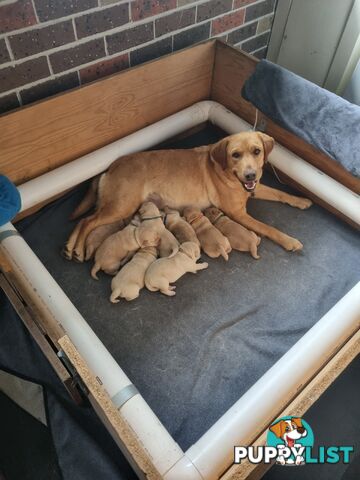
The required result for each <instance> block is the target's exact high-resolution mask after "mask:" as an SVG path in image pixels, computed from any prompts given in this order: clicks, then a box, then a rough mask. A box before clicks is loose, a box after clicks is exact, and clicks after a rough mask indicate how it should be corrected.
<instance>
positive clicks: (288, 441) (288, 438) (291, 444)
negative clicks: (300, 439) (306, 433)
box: [286, 435, 295, 448]
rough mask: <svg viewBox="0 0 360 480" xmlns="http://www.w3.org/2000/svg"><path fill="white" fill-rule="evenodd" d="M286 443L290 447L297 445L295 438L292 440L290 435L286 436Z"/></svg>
mask: <svg viewBox="0 0 360 480" xmlns="http://www.w3.org/2000/svg"><path fill="white" fill-rule="evenodd" d="M286 441H287V444H288V447H290V448H291V447H293V446H294V444H295V440H294V439H293V438H290V437H289V436H288V435H286Z"/></svg>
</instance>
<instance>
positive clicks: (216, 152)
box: [210, 138, 228, 170]
mask: <svg viewBox="0 0 360 480" xmlns="http://www.w3.org/2000/svg"><path fill="white" fill-rule="evenodd" d="M227 146H228V141H227V140H226V138H224V139H223V140H220V141H219V142H217V143H215V144H214V145H213V146H212V147H211V148H210V157H211V160H212V161H213V162H216V163H218V164H219V165H220V166H221V168H222V169H223V170H225V168H226V167H227Z"/></svg>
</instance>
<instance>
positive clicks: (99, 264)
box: [91, 224, 160, 279]
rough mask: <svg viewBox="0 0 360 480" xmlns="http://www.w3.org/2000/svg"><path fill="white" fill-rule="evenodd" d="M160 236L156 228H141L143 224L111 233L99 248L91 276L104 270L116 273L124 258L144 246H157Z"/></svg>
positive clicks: (110, 273) (129, 226)
mask: <svg viewBox="0 0 360 480" xmlns="http://www.w3.org/2000/svg"><path fill="white" fill-rule="evenodd" d="M159 240H160V237H159V234H158V233H157V231H156V230H153V229H150V228H146V229H143V230H141V225H140V226H139V227H135V226H134V225H131V224H130V225H128V226H127V227H125V228H124V229H123V230H120V232H117V233H114V234H112V235H110V237H108V238H107V239H106V240H105V241H104V242H103V243H102V244H101V245H100V247H99V248H98V249H97V251H96V253H95V263H94V266H93V268H92V270H91V276H92V277H93V278H95V279H97V278H98V277H97V275H96V274H97V272H98V271H99V270H103V271H104V272H105V273H108V274H109V275H115V274H116V272H117V271H118V270H119V267H120V265H121V264H122V262H123V263H124V260H125V261H127V260H129V256H130V255H131V254H132V253H133V252H135V251H136V250H139V248H144V247H156V246H157V245H158V243H159Z"/></svg>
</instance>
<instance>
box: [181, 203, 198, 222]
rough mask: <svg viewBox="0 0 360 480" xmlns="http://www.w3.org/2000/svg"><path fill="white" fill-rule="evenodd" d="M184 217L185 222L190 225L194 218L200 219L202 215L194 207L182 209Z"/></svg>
mask: <svg viewBox="0 0 360 480" xmlns="http://www.w3.org/2000/svg"><path fill="white" fill-rule="evenodd" d="M183 213H184V217H185V219H186V221H187V222H189V223H191V222H192V221H194V220H195V218H196V217H201V216H202V213H201V210H200V209H199V208H196V207H186V208H184V212H183Z"/></svg>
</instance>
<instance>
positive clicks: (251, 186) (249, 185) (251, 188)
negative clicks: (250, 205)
mask: <svg viewBox="0 0 360 480" xmlns="http://www.w3.org/2000/svg"><path fill="white" fill-rule="evenodd" d="M242 184H243V185H244V187H245V190H247V191H248V192H253V191H254V190H255V187H256V184H257V180H252V181H251V182H242Z"/></svg>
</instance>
